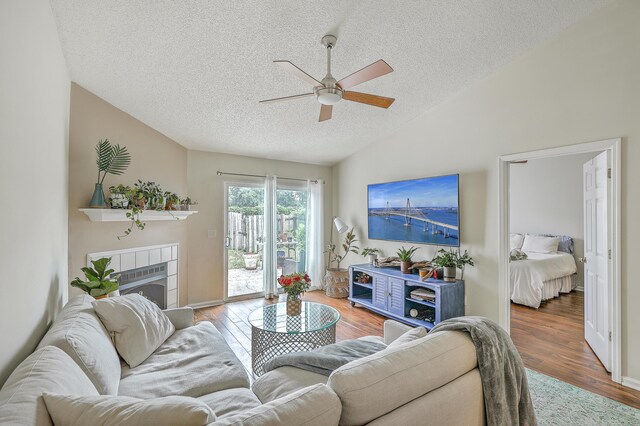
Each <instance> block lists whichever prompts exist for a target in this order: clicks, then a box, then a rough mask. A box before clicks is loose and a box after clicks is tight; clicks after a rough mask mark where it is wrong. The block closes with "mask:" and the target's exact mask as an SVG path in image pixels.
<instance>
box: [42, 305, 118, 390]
mask: <svg viewBox="0 0 640 426" xmlns="http://www.w3.org/2000/svg"><path fill="white" fill-rule="evenodd" d="M94 300H95V299H94V298H93V297H91V296H89V295H87V294H83V295H81V296H76V297H74V298H72V299H71V300H69V302H68V303H67V304H66V305H65V307H64V308H62V311H60V313H59V314H58V317H57V318H56V320H55V321H54V322H53V324H52V325H51V328H49V331H48V332H47V334H45V336H44V337H43V338H42V340H41V341H40V344H39V345H38V348H42V347H44V346H48V345H52V346H57V347H58V348H60V349H62V350H63V351H64V352H65V353H66V354H67V355H69V356H70V357H71V359H73V360H74V361H75V362H76V364H78V365H79V366H80V368H81V369H82V371H84V373H85V374H86V375H87V377H89V379H90V380H91V382H92V383H93V384H94V386H95V387H96V389H97V390H98V392H99V393H100V394H103V395H105V394H108V395H116V394H117V393H118V383H120V358H119V357H118V353H117V352H116V348H115V347H114V346H113V343H112V341H111V336H110V335H109V332H108V331H107V329H106V328H104V325H102V322H101V321H100V319H99V318H98V316H97V315H96V313H95V311H94V310H93V307H92V306H91V302H93V301H94Z"/></svg>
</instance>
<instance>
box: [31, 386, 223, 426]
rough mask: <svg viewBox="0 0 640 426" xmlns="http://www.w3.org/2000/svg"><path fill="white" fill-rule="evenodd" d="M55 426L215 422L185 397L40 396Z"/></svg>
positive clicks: (193, 425)
mask: <svg viewBox="0 0 640 426" xmlns="http://www.w3.org/2000/svg"><path fill="white" fill-rule="evenodd" d="M43 399H44V402H45V404H46V406H47V410H48V411H49V415H50V416H51V419H53V423H54V424H56V425H78V426H81V425H95V426H138V425H154V426H173V425H182V426H202V425H206V424H208V423H210V422H212V421H214V420H215V419H216V416H215V414H214V413H213V411H212V410H211V408H209V407H208V406H207V404H205V403H203V402H202V401H198V400H197V399H195V398H187V397H184V396H167V397H165V398H156V399H147V400H142V399H138V398H130V397H127V396H111V395H108V396H103V395H100V396H73V395H57V394H47V393H45V394H44V396H43Z"/></svg>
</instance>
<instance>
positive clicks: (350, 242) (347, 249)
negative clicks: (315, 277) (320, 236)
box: [324, 228, 360, 298]
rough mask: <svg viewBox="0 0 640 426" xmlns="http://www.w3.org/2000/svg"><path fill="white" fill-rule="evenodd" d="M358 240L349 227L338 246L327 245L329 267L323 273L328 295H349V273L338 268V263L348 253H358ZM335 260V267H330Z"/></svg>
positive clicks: (343, 296)
mask: <svg viewBox="0 0 640 426" xmlns="http://www.w3.org/2000/svg"><path fill="white" fill-rule="evenodd" d="M356 242H358V240H357V239H356V234H355V232H353V228H351V229H350V230H349V231H347V233H346V234H345V236H344V240H343V241H342V244H341V245H340V247H338V246H337V245H336V244H334V243H333V241H332V242H331V243H330V244H329V245H328V246H327V250H326V252H328V253H329V268H327V273H326V275H325V278H324V279H325V287H326V293H327V296H329V297H336V298H345V297H348V296H349V286H348V282H349V274H348V272H347V270H346V269H342V268H340V263H341V262H342V261H343V260H344V258H345V257H347V255H348V254H349V253H355V254H358V250H360V248H359V247H358V246H357V245H356ZM334 262H335V264H336V267H335V268H332V267H331V264H333V263H334Z"/></svg>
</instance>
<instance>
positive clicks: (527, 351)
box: [511, 291, 640, 408]
mask: <svg viewBox="0 0 640 426" xmlns="http://www.w3.org/2000/svg"><path fill="white" fill-rule="evenodd" d="M511 338H512V339H513V342H514V343H515V345H516V347H517V348H518V351H519V352H520V355H521V356H522V360H523V361H524V364H525V365H526V366H527V367H528V368H530V369H532V370H536V371H538V372H540V373H543V374H546V375H548V376H551V377H555V378H556V379H558V380H562V381H563V382H567V383H571V384H572V385H574V386H578V387H580V388H582V389H586V390H588V391H591V392H594V393H597V394H599V395H602V396H606V397H607V398H611V399H614V400H616V401H620V402H622V403H624V404H627V405H630V406H632V407H635V408H640V392H639V391H635V390H633V389H630V388H627V387H625V386H622V385H620V384H617V383H615V382H613V381H612V380H611V375H610V374H609V373H607V371H606V370H605V368H604V367H603V366H602V364H601V363H600V360H598V358H597V357H596V356H595V354H594V353H593V351H592V350H591V348H590V347H589V345H588V344H587V342H586V341H585V340H584V293H582V292H578V291H573V292H571V293H569V294H563V295H561V296H560V297H557V298H555V299H551V300H549V301H547V302H544V303H543V305H542V306H541V307H540V308H539V309H538V310H536V309H533V308H529V307H527V306H522V305H517V304H515V303H512V304H511Z"/></svg>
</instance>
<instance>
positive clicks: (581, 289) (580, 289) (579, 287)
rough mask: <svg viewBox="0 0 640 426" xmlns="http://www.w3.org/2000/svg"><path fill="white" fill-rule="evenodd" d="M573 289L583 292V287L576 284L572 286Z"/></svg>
mask: <svg viewBox="0 0 640 426" xmlns="http://www.w3.org/2000/svg"><path fill="white" fill-rule="evenodd" d="M574 290H575V291H582V292H584V287H583V286H578V287H576V288H574Z"/></svg>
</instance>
